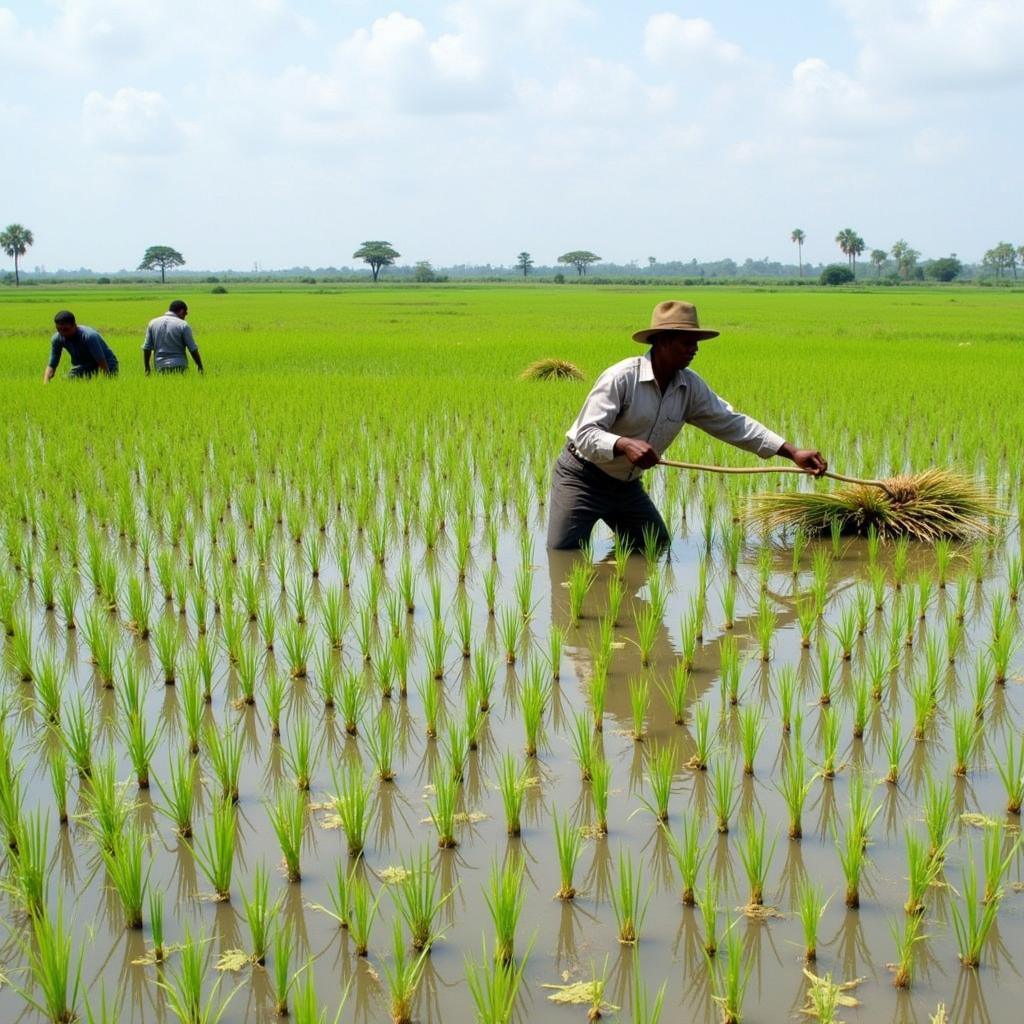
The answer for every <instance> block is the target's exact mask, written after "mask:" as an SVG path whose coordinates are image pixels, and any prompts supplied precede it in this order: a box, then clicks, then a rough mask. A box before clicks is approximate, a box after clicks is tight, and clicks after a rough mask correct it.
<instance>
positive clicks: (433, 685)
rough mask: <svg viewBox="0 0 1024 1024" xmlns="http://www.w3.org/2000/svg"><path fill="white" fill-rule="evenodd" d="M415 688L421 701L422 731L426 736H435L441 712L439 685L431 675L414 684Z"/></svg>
mask: <svg viewBox="0 0 1024 1024" xmlns="http://www.w3.org/2000/svg"><path fill="white" fill-rule="evenodd" d="M416 690H417V692H418V693H419V695H420V700H421V701H422V703H423V721H424V731H425V732H426V734H427V736H428V737H431V738H433V737H435V736H437V724H438V718H439V717H440V714H441V685H440V683H439V682H438V681H437V680H436V679H434V678H433V677H428V678H427V679H425V680H424V681H423V682H422V683H417V684H416Z"/></svg>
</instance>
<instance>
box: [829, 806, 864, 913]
mask: <svg viewBox="0 0 1024 1024" xmlns="http://www.w3.org/2000/svg"><path fill="white" fill-rule="evenodd" d="M833 838H834V840H835V844H836V851H837V852H838V854H839V863H840V865H841V866H842V869H843V877H844V878H845V879H846V905H847V906H848V907H850V908H851V909H853V910H856V909H857V908H858V907H859V906H860V882H861V876H862V875H863V873H864V866H865V864H866V862H867V855H866V853H865V850H864V841H863V837H862V835H861V833H860V830H859V829H858V828H855V827H850V826H847V828H846V831H845V832H844V833H843V838H842V839H840V838H839V836H838V835H837V834H836V833H835V831H834V830H833Z"/></svg>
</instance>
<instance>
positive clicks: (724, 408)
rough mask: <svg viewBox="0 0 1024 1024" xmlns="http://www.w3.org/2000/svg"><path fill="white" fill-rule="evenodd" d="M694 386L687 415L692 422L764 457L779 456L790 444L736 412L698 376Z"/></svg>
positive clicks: (736, 445) (706, 431) (773, 432)
mask: <svg viewBox="0 0 1024 1024" xmlns="http://www.w3.org/2000/svg"><path fill="white" fill-rule="evenodd" d="M691 387H692V388H693V391H692V394H691V397H690V407H689V409H688V410H687V414H686V421H687V422H688V423H692V424H693V425H694V426H695V427H700V429H701V430H703V431H704V432H705V433H707V434H710V435H711V436H712V437H715V438H718V440H719V441H725V442H727V443H728V444H731V445H734V446H735V447H736V448H742V449H743V450H744V451H747V452H753V453H754V454H755V455H758V456H760V457H761V458H762V459H770V458H771V457H772V456H773V455H777V454H778V452H779V449H780V448H781V447H782V446H783V445H784V444H785V443H786V439H785V438H784V437H782V436H781V435H780V434H776V433H775V431H773V430H769V429H768V428H767V427H766V426H765V425H764V424H763V423H759V422H758V421H757V420H755V419H752V418H751V417H750V416H745V415H744V414H743V413H741V412H736V410H735V409H733V407H732V406H731V405H730V404H729V403H728V402H726V401H725V400H724V399H722V398H720V397H719V396H718V395H716V394H715V392H714V391H712V390H711V388H709V387H708V386H707V384H706V383H704V381H703V380H701V379H700V378H699V377H696V376H694V379H693V380H692V381H691Z"/></svg>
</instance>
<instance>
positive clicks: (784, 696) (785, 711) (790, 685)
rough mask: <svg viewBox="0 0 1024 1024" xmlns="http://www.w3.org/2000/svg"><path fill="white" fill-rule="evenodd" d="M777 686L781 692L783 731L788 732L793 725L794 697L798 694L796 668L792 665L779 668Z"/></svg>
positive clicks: (780, 711)
mask: <svg viewBox="0 0 1024 1024" xmlns="http://www.w3.org/2000/svg"><path fill="white" fill-rule="evenodd" d="M776 687H777V690H778V694H779V718H780V719H781V722H782V731H783V732H784V733H788V732H789V731H790V730H791V729H792V727H793V698H794V696H795V695H796V669H795V668H794V667H793V666H792V665H784V666H783V667H782V668H781V669H780V670H779V672H778V675H777V676H776Z"/></svg>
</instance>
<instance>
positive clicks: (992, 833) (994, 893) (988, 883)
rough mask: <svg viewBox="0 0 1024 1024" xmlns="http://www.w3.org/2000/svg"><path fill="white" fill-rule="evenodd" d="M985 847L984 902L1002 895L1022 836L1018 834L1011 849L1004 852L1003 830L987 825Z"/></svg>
mask: <svg viewBox="0 0 1024 1024" xmlns="http://www.w3.org/2000/svg"><path fill="white" fill-rule="evenodd" d="M983 837H984V845H983V847H982V858H983V861H984V864H985V893H984V895H983V896H982V902H983V903H988V902H989V901H990V900H998V899H999V897H1000V895H1001V893H1002V885H1003V879H1004V878H1005V877H1006V872H1007V871H1008V870H1009V867H1010V864H1011V863H1012V862H1013V859H1014V857H1016V855H1017V851H1018V850H1019V849H1020V845H1021V841H1022V839H1021V836H1020V834H1019V833H1018V834H1017V835H1016V836H1015V837H1014V838H1013V841H1012V842H1011V843H1010V844H1009V849H1008V850H1006V851H1005V852H1004V849H1003V847H1004V845H1005V844H1004V842H1003V828H1002V826H1001V825H999V824H996V823H993V824H986V825H985V827H984V830H983Z"/></svg>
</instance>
